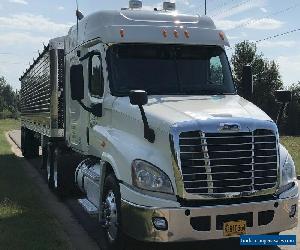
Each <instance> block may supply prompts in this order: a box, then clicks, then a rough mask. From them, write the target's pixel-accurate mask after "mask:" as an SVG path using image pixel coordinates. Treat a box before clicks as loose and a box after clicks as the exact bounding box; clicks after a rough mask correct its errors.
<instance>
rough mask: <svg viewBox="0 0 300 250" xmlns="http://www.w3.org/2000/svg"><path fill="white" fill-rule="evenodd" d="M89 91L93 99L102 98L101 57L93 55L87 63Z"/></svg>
mask: <svg viewBox="0 0 300 250" xmlns="http://www.w3.org/2000/svg"><path fill="white" fill-rule="evenodd" d="M89 90H90V94H91V96H93V97H102V96H103V92H104V79H103V71H102V63H101V56H99V55H93V56H92V57H91V58H90V63H89Z"/></svg>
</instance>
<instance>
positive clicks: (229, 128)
mask: <svg viewBox="0 0 300 250" xmlns="http://www.w3.org/2000/svg"><path fill="white" fill-rule="evenodd" d="M219 131H220V132H224V133H226V132H240V131H241V125H240V124H238V123H220V128H219Z"/></svg>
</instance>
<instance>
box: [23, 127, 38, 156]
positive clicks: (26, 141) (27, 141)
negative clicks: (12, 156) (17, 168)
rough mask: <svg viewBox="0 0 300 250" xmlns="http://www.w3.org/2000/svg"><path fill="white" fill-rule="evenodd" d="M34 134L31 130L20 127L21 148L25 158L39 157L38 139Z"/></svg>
mask: <svg viewBox="0 0 300 250" xmlns="http://www.w3.org/2000/svg"><path fill="white" fill-rule="evenodd" d="M34 135H35V134H34V132H33V131H31V130H29V129H27V128H25V127H22V128H21V150H22V154H23V156H24V157H25V158H26V159H33V158H37V157H39V140H38V139H37V138H35V136H34Z"/></svg>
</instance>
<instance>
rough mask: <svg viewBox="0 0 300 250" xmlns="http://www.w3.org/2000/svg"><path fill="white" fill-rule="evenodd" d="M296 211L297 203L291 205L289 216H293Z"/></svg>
mask: <svg viewBox="0 0 300 250" xmlns="http://www.w3.org/2000/svg"><path fill="white" fill-rule="evenodd" d="M296 212H297V205H293V206H291V208H290V213H289V216H290V218H293V217H294V216H295V215H296Z"/></svg>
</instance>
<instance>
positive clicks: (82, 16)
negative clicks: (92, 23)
mask: <svg viewBox="0 0 300 250" xmlns="http://www.w3.org/2000/svg"><path fill="white" fill-rule="evenodd" d="M83 18H84V15H83V14H82V13H81V12H80V10H79V4H78V0H76V19H77V40H78V33H79V21H80V20H81V19H83Z"/></svg>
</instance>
